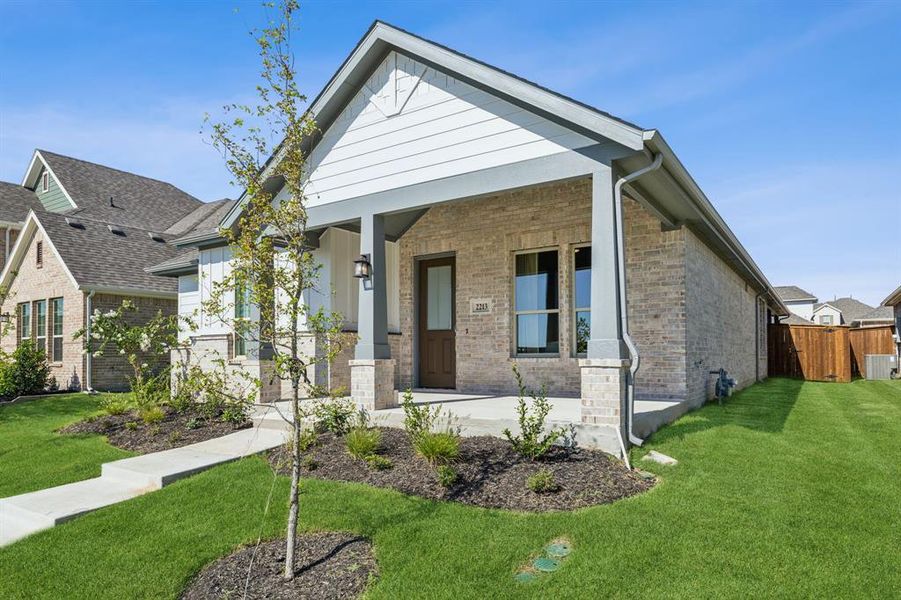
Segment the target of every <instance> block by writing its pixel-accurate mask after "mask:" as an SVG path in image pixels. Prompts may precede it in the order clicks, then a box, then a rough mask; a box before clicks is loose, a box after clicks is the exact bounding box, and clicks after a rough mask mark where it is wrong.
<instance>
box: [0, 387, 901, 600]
mask: <svg viewBox="0 0 901 600" xmlns="http://www.w3.org/2000/svg"><path fill="white" fill-rule="evenodd" d="M40 402H41V403H43V401H40ZM37 406H39V404H38V403H36V404H35V407H37ZM35 410H36V411H37V408H35ZM38 412H39V411H38ZM899 440H901V385H899V384H898V382H866V381H859V382H855V383H851V384H844V385H843V384H820V383H800V382H796V381H789V380H771V381H768V382H766V383H763V384H760V385H757V386H754V387H753V388H751V389H748V390H746V391H744V392H742V393H740V394H738V395H736V396H735V397H733V398H732V399H730V400H729V402H728V403H727V404H726V405H724V406H722V407H720V406H717V405H708V406H707V407H705V408H704V409H702V410H699V411H696V412H694V413H692V414H690V415H687V416H686V417H684V418H682V419H681V420H679V421H678V422H676V423H675V424H673V425H672V426H670V427H667V428H665V429H664V430H662V431H660V432H658V434H657V435H656V436H654V438H653V439H652V440H650V441H649V443H647V444H646V448H653V449H656V450H659V451H661V452H664V453H666V454H670V455H672V456H674V457H676V458H678V459H679V460H680V464H679V465H678V466H676V467H651V466H647V467H646V468H648V469H649V470H654V471H655V472H657V473H659V474H660V475H661V477H662V482H661V483H660V484H659V485H658V486H657V487H656V488H655V489H654V490H652V491H651V492H649V493H647V494H644V495H642V496H639V497H635V498H631V499H628V500H624V501H621V502H618V503H616V504H613V505H610V506H599V507H595V508H590V509H584V510H581V511H577V512H573V513H557V514H546V515H523V514H511V513H505V512H500V511H490V510H483V509H478V508H473V507H468V506H461V505H455V504H451V503H436V502H429V501H425V500H420V499H416V498H411V497H405V496H402V495H400V494H396V493H392V492H388V491H384V490H377V489H374V488H369V487H365V486H361V485H350V484H339V483H327V482H318V481H306V482H304V486H303V492H304V493H303V495H302V512H303V523H304V526H305V527H307V528H310V529H317V528H318V529H345V530H352V531H356V532H360V533H362V534H365V535H367V536H369V537H371V538H372V540H373V541H374V544H375V551H376V555H377V558H378V562H379V569H380V572H381V573H380V578H379V579H378V581H377V583H376V584H375V585H374V586H373V587H372V588H371V589H370V594H369V596H370V597H372V598H390V599H395V598H409V597H418V598H453V599H455V600H459V599H461V598H483V597H494V598H519V597H526V598H530V597H531V598H549V597H554V598H597V597H604V596H618V597H636V598H638V597H641V598H645V597H658V598H663V597H666V598H671V597H686V598H698V597H723V596H728V597H737V596H742V597H755V596H780V597H792V598H794V597H813V596H816V597H854V598H857V597H898V594H899V592H901V574H899V571H901V569H899V566H901V551H899V548H901V533H899V524H901V484H899V482H901V471H899V459H901V452H899ZM644 451H645V449H642V450H639V451H636V452H635V456H638V455H640V454H642V453H643V452H644ZM642 464H644V463H642ZM5 476H6V474H5V465H2V466H0V477H5ZM273 485H274V487H273ZM286 489H287V481H286V480H285V479H284V478H281V477H279V478H274V477H273V475H272V473H271V471H270V470H269V468H268V467H267V465H266V464H265V462H264V461H263V460H261V459H259V458H252V459H248V460H244V461H241V462H239V463H233V464H230V465H226V466H222V467H218V468H216V469H213V470H211V471H208V472H206V473H203V474H201V475H198V476H196V477H192V478H190V479H186V480H183V481H181V482H178V483H176V484H174V485H172V486H170V487H167V488H165V489H164V490H162V491H160V492H156V493H153V494H150V495H147V496H143V497H141V498H137V499H135V500H132V501H129V502H126V503H123V504H120V505H118V506H114V507H110V508H108V509H104V510H101V511H98V512H96V513H93V514H90V515H87V516H85V517H82V518H80V519H77V520H75V521H73V522H71V523H68V524H65V525H63V526H60V527H57V528H55V529H52V530H49V531H46V532H43V533H40V534H37V535H35V536H33V537H31V538H28V539H26V540H23V541H21V542H19V543H16V544H13V545H12V546H10V547H7V548H4V549H0V597H2V598H17V597H22V598H25V597H27V598H35V597H44V598H60V597H67V598H161V597H162V598H165V597H175V596H177V595H178V593H179V591H180V590H181V588H182V587H183V586H184V584H185V583H186V582H187V581H188V580H189V579H190V578H191V576H192V575H193V574H194V573H195V572H196V571H197V570H198V569H200V568H201V567H202V566H203V565H204V564H205V563H207V562H208V561H210V560H212V559H214V558H215V557H217V556H219V555H221V554H224V553H227V552H228V551H229V550H230V549H231V548H232V547H233V546H235V545H237V544H240V543H246V542H249V541H251V540H253V539H255V538H256V536H257V535H259V534H262V535H263V536H264V537H269V536H274V535H276V534H277V532H278V531H279V528H280V527H281V524H282V518H283V515H284V511H285V508H284V499H285V497H286ZM270 490H274V494H273V498H274V501H273V508H272V511H271V512H270V514H269V515H268V517H265V518H264V516H263V510H264V506H265V504H266V498H267V495H268V494H269V493H270ZM561 535H565V536H568V537H569V538H570V539H571V540H572V541H573V543H574V545H575V550H574V552H573V554H572V555H571V556H570V557H569V558H568V559H567V560H566V563H565V565H564V566H563V568H562V569H561V570H560V571H558V572H557V573H555V574H553V575H550V576H545V577H543V578H542V579H541V580H540V581H539V582H536V583H532V584H527V585H520V584H515V583H514V582H513V581H512V575H513V573H514V571H515V569H516V568H517V566H518V565H520V564H521V563H523V562H524V561H525V560H526V559H527V558H528V557H529V555H530V553H532V552H533V551H535V550H537V549H538V548H540V547H541V546H542V544H544V543H545V542H547V541H548V540H550V539H552V538H554V537H557V536H561Z"/></svg>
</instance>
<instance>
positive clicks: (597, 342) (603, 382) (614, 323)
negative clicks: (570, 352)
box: [579, 167, 629, 441]
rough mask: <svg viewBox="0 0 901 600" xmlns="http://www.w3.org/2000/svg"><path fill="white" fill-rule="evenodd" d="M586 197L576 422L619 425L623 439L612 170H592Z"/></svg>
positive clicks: (625, 367)
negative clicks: (587, 253)
mask: <svg viewBox="0 0 901 600" xmlns="http://www.w3.org/2000/svg"><path fill="white" fill-rule="evenodd" d="M591 187H592V203H591V337H590V339H589V341H588V352H587V357H586V358H584V359H582V360H580V361H579V366H580V370H581V378H582V394H581V395H582V422H583V423H593V424H597V425H610V426H614V427H619V428H620V431H621V432H622V437H623V439H624V441H627V440H628V435H627V433H626V432H625V425H626V422H625V418H626V411H625V402H626V382H627V378H628V372H629V358H628V357H629V353H628V349H627V348H626V345H625V343H624V342H623V336H622V328H621V324H620V310H624V309H625V307H621V306H620V302H619V286H618V283H617V281H618V280H617V269H618V266H617V261H618V253H617V246H616V228H617V225H618V224H617V222H616V211H615V207H614V197H613V196H614V192H613V173H612V171H611V169H610V168H609V167H604V168H601V169H598V170H597V171H595V172H594V173H592V186H591Z"/></svg>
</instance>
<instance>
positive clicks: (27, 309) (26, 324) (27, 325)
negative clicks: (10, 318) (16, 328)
mask: <svg viewBox="0 0 901 600" xmlns="http://www.w3.org/2000/svg"><path fill="white" fill-rule="evenodd" d="M20 306H21V311H22V320H21V325H22V331H21V333H20V334H19V337H20V338H23V339H25V338H30V337H31V305H30V304H21V305H20Z"/></svg>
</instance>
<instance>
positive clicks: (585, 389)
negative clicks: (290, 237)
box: [151, 22, 789, 449]
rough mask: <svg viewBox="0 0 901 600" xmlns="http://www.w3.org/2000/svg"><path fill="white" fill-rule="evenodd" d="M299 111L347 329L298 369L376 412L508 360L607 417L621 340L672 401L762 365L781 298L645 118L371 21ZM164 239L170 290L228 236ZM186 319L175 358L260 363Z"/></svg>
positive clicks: (204, 286) (482, 379) (648, 383)
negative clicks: (411, 393)
mask: <svg viewBox="0 0 901 600" xmlns="http://www.w3.org/2000/svg"><path fill="white" fill-rule="evenodd" d="M311 110H312V113H313V115H314V116H315V118H316V120H317V123H318V126H319V130H320V131H321V134H318V135H317V136H316V137H315V138H314V139H312V140H311V143H312V144H313V149H312V152H311V155H310V158H309V165H308V167H307V173H309V178H308V182H307V199H308V216H309V222H308V226H309V229H310V230H311V231H312V232H313V234H314V235H313V239H314V241H315V240H318V249H317V255H318V258H319V260H320V262H321V263H323V265H325V267H324V276H323V277H324V278H325V280H326V281H324V282H320V288H321V289H324V290H329V289H333V290H335V294H334V295H329V294H325V295H312V296H311V297H310V298H309V299H308V301H309V302H310V303H311V304H312V305H313V306H314V307H316V306H320V305H324V306H325V307H326V308H329V309H332V310H338V311H340V312H341V313H342V314H343V315H345V316H346V331H347V336H348V341H349V343H348V344H347V346H346V347H345V349H344V352H343V353H342V354H341V355H340V356H339V357H338V359H337V360H336V361H335V363H334V364H333V365H332V367H331V369H322V370H321V371H320V372H317V373H316V378H317V382H318V383H320V384H323V385H328V386H330V387H332V388H334V387H337V386H342V385H348V384H349V387H350V390H351V394H352V396H353V397H354V399H355V400H357V401H358V402H359V403H360V404H362V405H364V406H366V407H367V408H368V409H370V410H375V409H381V408H385V407H389V406H393V405H395V404H396V402H397V394H396V390H402V389H405V388H407V387H413V388H432V389H453V390H457V391H458V392H466V393H479V394H512V393H515V392H516V385H515V382H514V380H513V377H512V374H511V365H512V363H513V362H516V363H518V365H519V367H520V369H521V371H522V373H523V375H524V377H525V379H526V380H527V381H528V382H529V383H530V384H532V385H535V386H538V385H544V386H545V387H546V390H547V392H548V393H549V394H552V395H558V396H570V397H576V398H578V397H581V402H580V404H581V421H582V422H583V423H587V424H594V425H597V426H602V427H603V428H604V429H605V430H608V431H609V429H607V428H609V427H612V428H614V431H619V432H623V431H631V426H630V419H629V414H630V411H631V405H630V403H629V402H628V401H627V392H628V389H629V384H630V375H629V368H630V364H632V363H631V362H630V361H633V360H634V361H637V357H632V356H630V351H629V347H628V341H629V339H631V340H632V341H634V344H635V346H636V347H637V351H638V353H639V354H640V364H641V370H640V371H639V372H638V374H637V376H636V378H635V380H634V391H635V397H636V398H637V399H639V400H651V401H670V402H678V403H681V404H680V406H682V407H683V412H684V410H687V409H688V408H691V407H695V406H698V405H699V404H701V403H702V402H704V401H705V400H706V399H707V398H708V397H709V395H710V393H711V392H710V390H711V385H710V381H711V376H710V374H709V373H710V371H712V370H717V369H720V368H724V369H726V370H727V371H728V372H729V374H730V375H731V376H732V377H734V378H735V379H737V381H738V385H739V387H744V386H747V385H749V384H751V383H754V382H755V381H756V380H758V379H760V378H763V377H766V375H767V356H766V348H767V344H766V330H767V328H766V325H767V323H768V322H771V321H772V320H773V319H774V318H775V316H784V315H788V314H789V312H788V309H787V308H786V306H785V304H784V303H783V302H782V300H781V299H780V297H779V295H778V293H777V291H776V290H775V289H774V288H773V287H772V286H771V285H770V283H769V282H768V281H767V279H766V277H765V276H764V275H763V273H762V272H761V271H760V269H759V268H758V266H757V265H756V264H755V263H754V261H753V260H752V259H751V258H750V256H749V255H748V253H747V251H746V250H745V249H744V247H743V246H742V245H741V243H740V242H739V241H738V240H737V238H736V237H735V234H734V233H732V231H731V230H730V229H729V227H728V226H727V225H726V224H725V222H724V221H723V220H722V218H721V217H720V215H719V214H718V213H717V212H716V210H715V209H714V207H713V206H712V205H711V203H710V201H709V200H708V199H707V198H706V196H705V195H704V193H703V192H702V191H701V190H700V188H699V187H698V186H697V184H696V183H695V181H694V180H693V179H692V177H691V175H690V174H689V173H688V171H687V170H686V168H685V166H684V165H683V164H682V163H681V162H680V160H679V159H678V158H677V157H676V155H675V154H674V153H673V151H672V150H671V149H670V147H669V146H668V145H667V143H666V142H665V141H664V139H663V138H662V136H661V135H660V133H659V132H658V131H656V130H653V129H643V128H641V127H638V126H637V125H634V124H631V123H628V122H626V121H623V120H621V119H618V118H616V117H613V116H611V115H609V114H607V113H604V112H602V111H600V110H597V109H595V108H592V107H590V106H587V105H585V104H582V103H579V102H576V101H574V100H571V99H569V98H566V97H564V96H561V95H559V94H557V93H554V92H552V91H550V90H547V89H544V88H541V87H539V86H537V85H535V84H532V83H530V82H528V81H525V80H523V79H520V78H518V77H516V76H514V75H511V74H509V73H506V72H504V71H501V70H498V69H496V68H494V67H491V66H489V65H486V64H484V63H482V62H479V61H477V60H474V59H472V58H469V57H467V56H465V55H462V54H459V53H457V52H454V51H452V50H450V49H448V48H446V47H443V46H439V45H437V44H434V43H432V42H429V41H427V40H424V39H422V38H419V37H416V36H414V35H411V34H409V33H407V32H404V31H401V30H399V29H396V28H394V27H392V26H390V25H386V24H384V23H381V22H377V23H376V24H374V25H373V27H372V28H371V29H370V31H369V32H368V33H367V34H366V35H365V37H364V38H363V39H362V40H361V41H360V43H359V44H358V45H357V47H356V48H355V49H354V51H353V53H352V54H351V55H350V56H349V57H348V59H347V60H346V61H345V62H344V63H343V65H342V66H341V68H340V69H339V71H338V72H337V73H336V74H335V76H334V77H333V78H332V79H331V81H330V82H329V83H328V85H327V86H326V87H325V89H324V90H323V91H322V92H321V93H320V94H319V96H318V97H317V98H316V100H315V101H314V103H313V104H312V107H311ZM639 175H640V178H637V177H638V176H639ZM624 176H628V177H627V178H626V179H620V178H621V177H624ZM636 178H637V179H636ZM618 181H619V183H617V182H618ZM274 183H276V182H274ZM619 190H622V215H621V216H620V214H618V211H617V210H616V207H617V200H618V195H617V192H618V191H619ZM283 193H286V192H285V190H282V191H281V192H280V194H283ZM242 209H243V203H241V202H239V203H238V204H236V205H235V207H233V208H232V209H231V210H230V211H229V212H228V214H227V215H226V216H225V217H224V218H223V220H222V221H221V223H220V225H221V226H223V227H233V226H235V225H236V224H238V223H239V219H240V215H241V211H242ZM620 219H622V221H621V225H620ZM617 232H621V234H622V235H623V237H624V240H623V242H624V251H625V252H624V254H623V253H622V252H621V249H620V247H619V246H618V243H617ZM175 243H176V245H180V246H183V247H186V248H193V250H192V251H191V252H189V253H185V254H184V255H183V256H182V257H180V258H179V259H178V261H170V262H169V263H168V264H165V263H164V264H162V265H160V266H159V267H155V268H153V269H151V271H152V272H154V273H159V274H169V275H171V276H173V277H178V280H179V290H180V291H181V292H180V294H179V298H180V303H181V304H183V305H184V306H185V310H187V307H194V306H197V305H198V302H200V301H202V299H203V298H204V297H205V294H206V293H208V289H209V288H208V286H209V285H210V284H208V283H206V282H207V281H210V282H212V281H215V280H216V279H217V277H221V274H222V273H224V272H226V271H227V269H228V268H229V258H230V253H229V249H228V247H227V246H226V245H225V242H224V240H223V239H222V238H221V237H220V236H219V233H218V231H217V229H216V227H210V228H209V230H208V231H207V232H206V233H203V232H199V233H197V234H193V235H191V236H188V237H186V238H182V239H180V240H177V241H176V242H175ZM360 254H362V255H365V256H366V258H367V259H368V260H369V261H370V262H371V267H372V276H371V278H370V280H369V281H366V282H363V283H365V284H361V282H360V281H357V280H355V279H354V278H353V260H354V258H355V257H356V256H358V255H360ZM179 261H180V262H179ZM620 261H623V263H624V269H623V268H621V267H620V264H619V262H620ZM623 279H624V280H625V286H623V285H622V282H623ZM623 287H625V289H623ZM621 291H622V292H623V295H622V296H621V295H620V292H621ZM625 292H627V294H626V293H625ZM623 300H625V303H623ZM626 317H628V323H626V322H625V320H624V319H625V318H626ZM250 318H251V319H252V318H253V311H251V315H250ZM626 326H627V327H628V330H626ZM627 333H628V336H627ZM186 338H188V339H187V340H186V342H187V343H188V347H187V348H186V350H185V352H184V353H183V354H182V359H183V360H195V361H199V362H202V361H203V360H205V359H204V358H202V357H206V356H209V355H216V356H220V357H228V358H229V359H230V361H231V363H232V364H233V366H234V367H235V368H246V369H250V370H252V371H254V372H257V373H262V372H263V371H264V370H265V368H266V362H267V361H266V360H265V359H264V357H265V356H266V354H265V352H264V351H262V350H265V349H262V350H261V349H260V348H256V347H253V345H252V344H245V343H243V342H241V341H240V340H235V339H234V336H233V334H232V331H231V327H230V325H229V324H228V323H215V322H212V320H211V319H209V317H208V316H206V315H202V314H201V328H200V329H199V330H198V331H195V332H191V333H190V334H187V333H186ZM309 348H310V349H311V351H313V349H314V348H315V341H314V340H311V341H310V346H309ZM281 395H283V390H280V389H271V388H269V389H264V391H263V399H274V398H277V397H279V396H281ZM673 418H674V416H673ZM625 437H626V438H627V439H626V443H629V439H628V438H630V437H631V436H625ZM611 449H612V448H611Z"/></svg>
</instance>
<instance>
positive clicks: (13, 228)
mask: <svg viewBox="0 0 901 600" xmlns="http://www.w3.org/2000/svg"><path fill="white" fill-rule="evenodd" d="M40 209H41V203H40V201H39V200H38V197H37V194H35V193H34V192H33V191H32V190H29V189H28V188H24V187H22V186H21V185H18V184H15V183H7V182H6V181H0V265H3V266H5V265H6V259H7V258H8V257H9V254H10V251H11V250H12V247H13V246H14V245H15V243H16V240H17V239H18V237H19V232H21V231H22V227H24V226H25V219H27V218H28V213H29V211H31V210H40Z"/></svg>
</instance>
